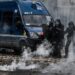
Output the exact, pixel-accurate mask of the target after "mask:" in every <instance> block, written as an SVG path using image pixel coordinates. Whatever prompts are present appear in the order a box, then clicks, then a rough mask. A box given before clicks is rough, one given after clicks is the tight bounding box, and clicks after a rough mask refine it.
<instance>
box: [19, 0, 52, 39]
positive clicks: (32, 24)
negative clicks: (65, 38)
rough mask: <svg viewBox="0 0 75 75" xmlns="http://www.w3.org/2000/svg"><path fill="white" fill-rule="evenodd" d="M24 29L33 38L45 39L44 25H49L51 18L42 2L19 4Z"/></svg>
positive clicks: (22, 2)
mask: <svg viewBox="0 0 75 75" xmlns="http://www.w3.org/2000/svg"><path fill="white" fill-rule="evenodd" d="M18 6H19V9H20V12H21V18H22V21H23V24H24V27H25V28H26V29H27V30H28V32H29V36H30V37H32V38H38V36H37V34H38V35H39V36H42V37H43V35H44V34H43V30H42V24H46V25H48V24H49V22H50V20H51V16H50V14H49V12H48V11H47V9H46V7H45V6H44V5H43V4H42V3H41V2H31V1H30V2H29V1H21V2H19V3H18Z"/></svg>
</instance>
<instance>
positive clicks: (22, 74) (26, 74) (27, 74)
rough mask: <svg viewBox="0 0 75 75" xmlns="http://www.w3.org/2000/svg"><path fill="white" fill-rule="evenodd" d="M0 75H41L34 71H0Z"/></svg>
mask: <svg viewBox="0 0 75 75" xmlns="http://www.w3.org/2000/svg"><path fill="white" fill-rule="evenodd" d="M0 75H41V73H40V72H35V71H14V72H5V71H0Z"/></svg>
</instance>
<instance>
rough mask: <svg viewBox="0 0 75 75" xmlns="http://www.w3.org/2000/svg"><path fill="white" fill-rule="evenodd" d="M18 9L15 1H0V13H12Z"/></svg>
mask: <svg viewBox="0 0 75 75" xmlns="http://www.w3.org/2000/svg"><path fill="white" fill-rule="evenodd" d="M15 9H18V6H17V3H16V2H15V1H1V2H0V11H14V10H15Z"/></svg>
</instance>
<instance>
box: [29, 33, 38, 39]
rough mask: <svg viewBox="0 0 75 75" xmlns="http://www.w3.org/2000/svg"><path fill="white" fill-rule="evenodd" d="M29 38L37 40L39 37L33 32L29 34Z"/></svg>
mask: <svg viewBox="0 0 75 75" xmlns="http://www.w3.org/2000/svg"><path fill="white" fill-rule="evenodd" d="M30 36H31V37H32V38H39V36H38V35H37V34H36V33H34V32H30Z"/></svg>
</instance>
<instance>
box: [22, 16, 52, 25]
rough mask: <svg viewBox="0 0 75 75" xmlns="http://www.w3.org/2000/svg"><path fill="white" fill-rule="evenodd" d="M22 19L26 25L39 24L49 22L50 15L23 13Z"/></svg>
mask: <svg viewBox="0 0 75 75" xmlns="http://www.w3.org/2000/svg"><path fill="white" fill-rule="evenodd" d="M23 19H24V21H25V25H27V26H30V25H32V26H41V25H42V24H49V21H50V19H51V17H50V16H47V15H24V16H23Z"/></svg>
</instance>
